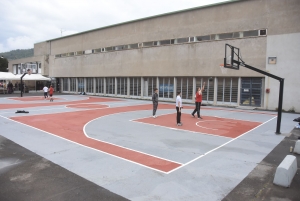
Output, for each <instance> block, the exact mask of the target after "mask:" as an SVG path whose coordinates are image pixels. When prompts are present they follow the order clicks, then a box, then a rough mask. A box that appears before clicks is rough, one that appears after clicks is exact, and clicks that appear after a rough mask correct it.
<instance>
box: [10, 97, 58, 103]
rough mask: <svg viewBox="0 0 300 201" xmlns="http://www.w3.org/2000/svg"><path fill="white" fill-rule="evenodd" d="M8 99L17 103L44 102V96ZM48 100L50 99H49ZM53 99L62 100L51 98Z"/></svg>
mask: <svg viewBox="0 0 300 201" xmlns="http://www.w3.org/2000/svg"><path fill="white" fill-rule="evenodd" d="M9 99H12V100H17V101H24V102H26V101H41V100H42V101H43V100H45V98H44V96H30V97H16V98H9ZM49 99H50V97H49ZM49 99H48V100H49ZM53 99H54V100H63V99H61V98H53ZM45 101H46V100H45ZM49 101H50V100H49Z"/></svg>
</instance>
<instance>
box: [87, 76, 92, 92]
mask: <svg viewBox="0 0 300 201" xmlns="http://www.w3.org/2000/svg"><path fill="white" fill-rule="evenodd" d="M86 92H87V93H94V78H91V77H89V78H86Z"/></svg>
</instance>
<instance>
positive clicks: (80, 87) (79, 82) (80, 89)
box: [77, 78, 84, 92]
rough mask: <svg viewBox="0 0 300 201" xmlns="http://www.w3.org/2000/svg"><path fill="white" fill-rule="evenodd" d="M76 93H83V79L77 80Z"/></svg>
mask: <svg viewBox="0 0 300 201" xmlns="http://www.w3.org/2000/svg"><path fill="white" fill-rule="evenodd" d="M77 91H78V92H84V78H78V90H77Z"/></svg>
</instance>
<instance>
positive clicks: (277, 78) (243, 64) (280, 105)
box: [233, 60, 284, 134]
mask: <svg viewBox="0 0 300 201" xmlns="http://www.w3.org/2000/svg"><path fill="white" fill-rule="evenodd" d="M233 63H235V64H238V65H240V66H244V67H246V68H248V69H250V70H253V71H256V72H258V73H261V74H264V75H266V76H268V77H271V78H273V79H276V80H278V81H279V83H280V86H279V100H278V110H277V125H276V132H275V133H276V134H281V132H280V126H281V114H282V99H283V85H284V78H281V77H278V76H276V75H273V74H271V73H267V72H265V71H263V70H260V69H258V68H255V67H253V66H249V65H247V64H245V63H243V62H239V61H236V60H233Z"/></svg>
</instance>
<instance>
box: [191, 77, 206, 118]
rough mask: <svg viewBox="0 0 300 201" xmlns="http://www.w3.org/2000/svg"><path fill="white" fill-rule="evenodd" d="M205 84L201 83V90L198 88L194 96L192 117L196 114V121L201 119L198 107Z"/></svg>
mask: <svg viewBox="0 0 300 201" xmlns="http://www.w3.org/2000/svg"><path fill="white" fill-rule="evenodd" d="M204 87H205V82H204V83H203V86H202V88H200V87H199V88H198V90H197V92H196V95H195V110H194V111H193V112H192V116H193V117H195V113H196V112H197V116H198V119H202V117H201V116H200V107H201V102H202V92H203V91H204Z"/></svg>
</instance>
